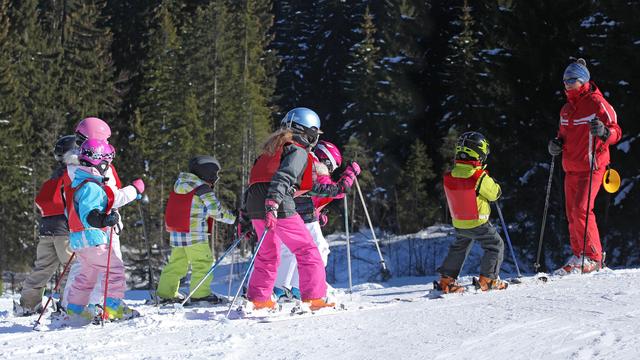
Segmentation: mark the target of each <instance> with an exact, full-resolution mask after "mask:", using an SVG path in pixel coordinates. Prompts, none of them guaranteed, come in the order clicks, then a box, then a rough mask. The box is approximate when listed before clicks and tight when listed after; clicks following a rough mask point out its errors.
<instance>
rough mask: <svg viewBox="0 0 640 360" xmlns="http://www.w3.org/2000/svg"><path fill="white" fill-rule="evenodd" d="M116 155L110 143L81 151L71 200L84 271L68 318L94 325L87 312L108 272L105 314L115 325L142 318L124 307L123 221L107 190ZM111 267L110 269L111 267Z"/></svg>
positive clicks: (73, 233) (90, 143)
mask: <svg viewBox="0 0 640 360" xmlns="http://www.w3.org/2000/svg"><path fill="white" fill-rule="evenodd" d="M114 154H115V149H114V148H113V146H111V145H110V144H109V143H108V142H107V141H106V140H95V139H89V140H86V141H85V142H84V143H82V146H81V147H80V157H79V159H80V167H79V168H78V169H77V170H76V172H75V177H74V179H73V182H72V183H71V188H70V189H69V192H68V194H67V197H66V210H67V216H68V219H69V231H70V235H69V243H70V246H71V249H73V250H74V251H75V252H76V255H77V256H78V264H79V266H80V271H79V272H78V274H77V275H76V277H75V278H74V279H73V281H72V282H71V286H70V290H69V295H68V298H67V301H68V305H67V314H68V315H69V317H68V318H65V319H64V320H67V319H68V320H70V321H71V322H74V321H91V320H92V319H93V317H94V315H95V314H94V312H93V311H92V310H91V309H90V308H87V305H88V304H89V297H90V295H91V291H92V290H93V288H94V287H95V285H96V283H97V282H98V281H99V279H98V278H99V275H100V274H102V273H104V272H105V269H107V270H108V278H109V287H108V292H107V294H106V296H107V298H106V301H105V302H106V308H105V309H104V312H105V313H106V315H107V317H108V318H109V319H111V320H120V319H125V318H130V317H134V316H137V315H138V314H137V312H136V311H134V310H132V309H130V308H128V307H127V306H126V305H125V304H124V302H123V301H122V299H123V297H124V291H125V288H126V282H125V273H124V263H123V262H122V260H121V259H120V258H118V257H117V256H116V255H115V249H114V248H113V242H112V240H113V235H112V234H113V233H114V232H115V227H116V225H117V224H118V223H119V222H120V216H119V215H118V213H117V212H115V211H113V202H114V191H113V190H112V189H111V187H109V186H107V185H105V183H104V182H105V179H104V176H105V173H106V172H107V170H108V169H109V166H110V164H111V161H112V159H113V156H114ZM107 264H108V265H107Z"/></svg>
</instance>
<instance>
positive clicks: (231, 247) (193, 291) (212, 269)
mask: <svg viewBox="0 0 640 360" xmlns="http://www.w3.org/2000/svg"><path fill="white" fill-rule="evenodd" d="M240 240H242V238H240V237H238V238H237V239H236V241H234V242H233V244H231V246H229V247H228V248H227V250H226V251H225V252H224V254H222V256H220V258H218V260H216V262H215V263H214V264H213V265H212V266H211V268H210V269H209V271H207V273H206V275H205V276H204V277H203V278H202V280H200V282H199V283H198V285H196V286H195V287H194V288H193V290H191V292H190V293H189V296H187V298H186V299H184V300H183V301H182V303H181V304H180V305H184V304H186V303H187V301H189V299H191V296H193V293H195V292H196V290H198V288H199V287H200V286H201V285H202V284H204V281H205V280H206V279H207V278H208V277H209V275H211V274H212V273H213V271H214V270H215V269H216V268H217V267H218V265H220V263H221V262H222V260H223V259H224V258H225V257H226V256H227V255H228V254H229V253H230V252H231V251H233V249H235V248H236V247H237V246H238V244H240Z"/></svg>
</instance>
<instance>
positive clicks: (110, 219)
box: [104, 211, 120, 227]
mask: <svg viewBox="0 0 640 360" xmlns="http://www.w3.org/2000/svg"><path fill="white" fill-rule="evenodd" d="M118 222H120V215H118V213H117V212H115V211H112V212H111V213H110V214H109V215H107V216H105V218H104V225H105V226H108V227H112V226H115V225H116V224H117V223H118Z"/></svg>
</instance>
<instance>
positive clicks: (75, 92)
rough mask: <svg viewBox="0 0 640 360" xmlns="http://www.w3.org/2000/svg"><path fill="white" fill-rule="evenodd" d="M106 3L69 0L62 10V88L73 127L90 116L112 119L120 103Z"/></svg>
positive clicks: (100, 0)
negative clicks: (115, 82)
mask: <svg viewBox="0 0 640 360" xmlns="http://www.w3.org/2000/svg"><path fill="white" fill-rule="evenodd" d="M105 5H106V2H105V1H103V0H92V1H78V0H65V1H64V2H63V3H62V4H61V6H62V9H60V10H59V11H61V13H62V16H63V21H62V22H61V23H60V26H61V28H60V29H59V31H61V33H62V34H61V37H60V42H61V43H62V46H63V53H62V59H61V61H62V64H61V66H62V67H63V72H64V73H63V74H62V79H61V82H60V92H61V97H62V101H61V102H62V105H63V106H64V110H65V113H66V117H67V124H66V125H67V128H69V129H73V128H74V127H75V125H76V124H77V123H78V122H79V121H80V120H81V119H82V118H84V117H87V116H98V117H100V118H102V119H104V120H105V121H107V123H109V122H110V120H111V118H112V117H113V116H114V114H115V113H116V109H117V108H118V106H119V97H118V96H117V94H116V91H115V90H116V89H115V84H114V80H115V75H114V69H113V62H112V60H111V44H112V34H111V30H110V29H109V27H108V26H107V21H108V18H107V17H106V16H105V14H104V13H103V12H104V9H105ZM114 140H117V139H114ZM112 142H113V140H112ZM116 143H117V142H116Z"/></svg>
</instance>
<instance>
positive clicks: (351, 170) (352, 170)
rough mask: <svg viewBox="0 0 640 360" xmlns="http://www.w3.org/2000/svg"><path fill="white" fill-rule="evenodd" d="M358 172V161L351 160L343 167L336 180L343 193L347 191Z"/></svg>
mask: <svg viewBox="0 0 640 360" xmlns="http://www.w3.org/2000/svg"><path fill="white" fill-rule="evenodd" d="M358 174H360V166H359V165H358V163H356V162H353V163H351V165H349V166H347V168H346V169H344V172H343V173H342V176H341V177H340V180H338V186H339V187H340V191H341V192H343V193H344V192H347V191H349V189H351V186H352V185H353V182H354V181H355V179H356V176H357V175H358Z"/></svg>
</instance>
